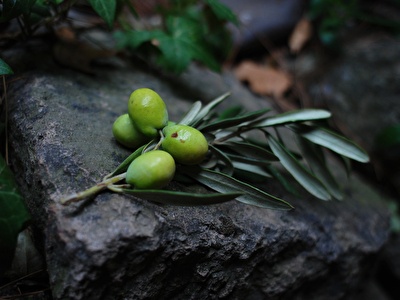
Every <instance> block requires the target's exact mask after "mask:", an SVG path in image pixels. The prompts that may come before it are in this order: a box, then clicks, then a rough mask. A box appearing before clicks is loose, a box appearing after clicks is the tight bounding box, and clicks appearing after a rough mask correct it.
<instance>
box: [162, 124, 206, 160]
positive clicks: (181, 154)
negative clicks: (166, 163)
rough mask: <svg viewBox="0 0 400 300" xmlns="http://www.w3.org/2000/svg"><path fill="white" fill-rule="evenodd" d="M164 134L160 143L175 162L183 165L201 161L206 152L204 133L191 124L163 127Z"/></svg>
mask: <svg viewBox="0 0 400 300" xmlns="http://www.w3.org/2000/svg"><path fill="white" fill-rule="evenodd" d="M163 134H164V136H165V138H164V140H163V141H162V143H161V145H162V148H163V149H164V150H165V151H167V152H168V153H170V154H171V155H172V157H173V158H174V159H175V161H176V162H179V163H181V164H185V165H194V164H198V163H201V162H202V161H203V160H204V158H205V156H206V154H207V152H208V142H207V140H206V138H205V137H204V135H203V134H202V133H201V132H200V131H199V130H197V129H196V128H193V127H191V126H187V125H180V124H177V125H172V126H167V127H165V128H164V129H163Z"/></svg>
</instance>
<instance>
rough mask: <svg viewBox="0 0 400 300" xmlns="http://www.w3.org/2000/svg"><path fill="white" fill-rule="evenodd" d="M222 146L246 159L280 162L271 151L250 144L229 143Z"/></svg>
mask: <svg viewBox="0 0 400 300" xmlns="http://www.w3.org/2000/svg"><path fill="white" fill-rule="evenodd" d="M222 146H224V147H227V148H229V149H231V150H232V151H233V152H236V153H239V154H240V155H242V156H243V157H246V158H252V159H257V160H262V161H278V158H277V157H276V156H275V155H274V154H273V153H272V152H271V151H269V150H267V149H264V148H262V147H260V146H258V145H254V144H251V143H248V142H247V143H246V142H238V141H228V142H225V143H224V144H223V145H222Z"/></svg>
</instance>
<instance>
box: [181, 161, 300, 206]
mask: <svg viewBox="0 0 400 300" xmlns="http://www.w3.org/2000/svg"><path fill="white" fill-rule="evenodd" d="M181 171H182V172H183V173H185V174H186V175H187V176H189V177H191V178H193V179H194V180H196V181H198V182H199V183H201V184H203V185H205V186H207V187H209V188H211V189H213V190H215V191H217V192H220V193H232V192H243V193H244V194H243V195H240V196H238V197H237V198H236V200H237V201H239V202H242V203H245V204H249V205H254V206H257V207H262V208H269V209H280V210H288V209H292V208H293V206H292V205H290V204H289V203H288V202H286V201H284V200H282V199H279V198H277V197H275V196H272V195H270V194H268V193H266V192H264V191H262V190H260V189H258V188H256V187H254V186H252V185H250V184H247V183H245V182H242V181H240V180H237V179H235V178H233V177H230V176H228V175H226V174H223V173H220V172H216V171H211V170H206V169H200V168H197V169H196V168H193V167H190V168H188V167H183V168H181Z"/></svg>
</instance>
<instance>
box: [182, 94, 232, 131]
mask: <svg viewBox="0 0 400 300" xmlns="http://www.w3.org/2000/svg"><path fill="white" fill-rule="evenodd" d="M230 94H231V93H230V92H227V93H225V94H223V95H221V96H219V97H218V98H216V99H214V100H213V101H211V102H210V103H208V104H207V105H206V106H204V107H203V108H202V109H201V110H200V111H199V113H198V114H197V116H196V118H194V119H193V121H192V122H191V123H190V124H189V125H190V126H193V127H196V125H198V124H199V123H200V122H201V121H202V120H203V119H204V118H205V117H206V116H207V115H208V114H209V113H210V112H211V111H212V110H213V109H214V108H215V107H216V106H217V105H219V104H220V103H221V102H222V101H224V100H225V99H226V98H228V97H229V96H230Z"/></svg>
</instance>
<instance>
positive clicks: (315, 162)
mask: <svg viewBox="0 0 400 300" xmlns="http://www.w3.org/2000/svg"><path fill="white" fill-rule="evenodd" d="M298 144H299V146H300V149H301V153H302V154H303V157H304V158H305V160H306V161H307V162H308V164H309V166H310V169H311V170H312V172H313V173H314V174H315V176H317V177H318V178H319V179H320V180H321V182H322V183H323V184H324V185H325V187H326V189H327V191H328V192H329V193H330V194H331V195H332V196H333V197H335V198H336V199H338V200H341V199H343V195H342V192H341V190H340V188H339V185H338V183H337V182H336V180H335V178H334V177H333V175H332V173H331V172H330V171H329V168H328V166H327V165H326V162H325V159H324V153H323V151H322V149H321V148H320V147H317V146H316V145H315V144H313V143H311V142H310V141H308V140H306V139H305V138H303V137H301V136H299V137H298Z"/></svg>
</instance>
